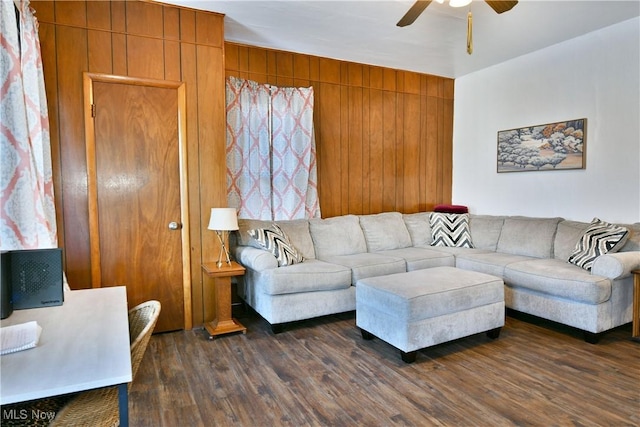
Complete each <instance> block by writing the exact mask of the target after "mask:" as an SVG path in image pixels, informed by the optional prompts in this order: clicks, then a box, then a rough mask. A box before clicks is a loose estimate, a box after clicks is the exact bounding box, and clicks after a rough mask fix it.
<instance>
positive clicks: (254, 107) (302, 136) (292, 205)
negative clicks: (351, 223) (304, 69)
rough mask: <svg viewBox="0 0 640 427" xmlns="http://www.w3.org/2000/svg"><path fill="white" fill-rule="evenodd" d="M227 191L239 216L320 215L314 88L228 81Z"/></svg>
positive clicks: (306, 216) (264, 218) (260, 217)
mask: <svg viewBox="0 0 640 427" xmlns="http://www.w3.org/2000/svg"><path fill="white" fill-rule="evenodd" d="M226 96H227V190H228V202H229V206H231V207H235V208H237V209H238V217H240V218H251V219H263V220H285V219H299V218H314V217H320V205H319V201H318V191H317V180H318V178H317V167H316V148H315V138H314V130H313V88H278V87H275V86H270V85H262V84H258V83H256V82H252V81H248V80H243V79H238V78H235V77H230V78H229V79H228V80H227V93H226Z"/></svg>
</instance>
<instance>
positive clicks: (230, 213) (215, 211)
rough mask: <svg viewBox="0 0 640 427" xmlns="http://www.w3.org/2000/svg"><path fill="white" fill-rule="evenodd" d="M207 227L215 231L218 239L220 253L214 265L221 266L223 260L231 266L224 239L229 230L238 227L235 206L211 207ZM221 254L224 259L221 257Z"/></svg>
mask: <svg viewBox="0 0 640 427" xmlns="http://www.w3.org/2000/svg"><path fill="white" fill-rule="evenodd" d="M207 228H208V229H209V230H213V231H215V232H216V234H217V236H218V240H219V241H220V255H218V263H217V264H216V265H217V266H218V268H220V267H222V262H223V260H224V262H226V263H227V265H228V266H231V260H230V259H229V250H228V249H227V245H226V241H227V236H228V234H229V231H232V230H237V229H238V216H237V215H236V210H235V208H211V217H210V218H209V226H208V227H207ZM223 254H224V256H225V257H226V259H223Z"/></svg>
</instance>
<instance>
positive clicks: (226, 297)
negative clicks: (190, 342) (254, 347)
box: [204, 277, 247, 338]
mask: <svg viewBox="0 0 640 427" xmlns="http://www.w3.org/2000/svg"><path fill="white" fill-rule="evenodd" d="M213 284H214V286H215V299H216V301H215V303H216V320H214V321H212V322H209V323H205V325H204V327H205V329H206V330H207V332H209V337H210V338H213V337H215V336H217V335H223V334H228V333H231V332H242V333H243V334H244V333H246V332H247V328H245V327H244V326H243V325H242V324H241V323H240V322H238V321H237V320H236V319H234V318H233V317H232V316H231V278H230V277H216V278H214V279H213Z"/></svg>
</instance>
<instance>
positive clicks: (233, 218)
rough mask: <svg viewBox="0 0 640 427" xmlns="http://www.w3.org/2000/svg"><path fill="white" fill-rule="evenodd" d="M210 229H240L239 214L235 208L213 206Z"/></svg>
mask: <svg viewBox="0 0 640 427" xmlns="http://www.w3.org/2000/svg"><path fill="white" fill-rule="evenodd" d="M207 228H208V229H209V230H216V231H223V230H227V231H231V230H237V229H238V215H237V214H236V209H235V208H211V217H210V218H209V226H208V227H207Z"/></svg>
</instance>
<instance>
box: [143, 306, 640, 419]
mask: <svg viewBox="0 0 640 427" xmlns="http://www.w3.org/2000/svg"><path fill="white" fill-rule="evenodd" d="M239 320H240V321H241V322H242V323H243V324H244V325H245V326H247V327H248V332H247V334H246V335H242V334H237V335H228V336H223V337H220V338H217V339H215V340H214V341H209V340H208V339H207V338H206V336H205V333H204V332H203V330H202V329H195V330H192V331H181V332H173V333H165V334H157V335H154V336H153V337H152V339H151V342H150V344H149V347H148V349H147V353H146V354H145V357H144V360H143V362H142V365H141V367H140V370H139V372H138V376H137V377H136V379H135V381H134V384H133V386H132V388H131V391H130V408H131V409H130V419H131V425H132V426H356V425H357V426H430V425H433V426H509V425H517V426H638V425H640V343H637V342H633V341H631V340H630V338H629V337H630V336H631V326H630V325H625V326H623V327H620V328H617V329H615V330H613V331H610V332H608V333H606V334H604V336H602V338H601V340H600V343H599V344H597V345H592V344H588V343H586V342H584V341H583V339H582V334H581V333H580V332H579V331H576V330H573V329H571V328H567V327H564V326H561V325H557V324H552V323H549V322H545V321H543V320H541V319H537V318H530V317H524V318H522V317H521V316H518V317H517V318H516V317H511V316H508V317H507V319H506V325H505V327H504V328H503V330H502V333H501V335H500V338H498V339H497V340H495V341H492V340H489V339H488V338H487V336H486V335H485V334H478V335H474V336H471V337H467V338H463V339H460V340H456V341H453V342H450V343H446V344H441V345H438V346H435V347H431V348H428V349H425V350H422V351H420V352H418V357H417V359H416V362H415V363H413V364H405V363H404V362H402V360H401V359H400V355H399V351H398V350H396V349H395V348H393V347H391V346H390V345H388V344H386V343H384V342H383V341H380V340H379V339H374V340H372V341H365V340H363V339H362V337H361V335H360V332H359V330H358V329H357V328H356V326H355V316H354V313H347V314H341V315H336V316H328V317H324V318H320V319H314V320H309V321H304V322H300V323H296V324H292V325H288V326H287V327H286V328H285V331H284V332H283V333H281V334H278V335H272V334H271V332H270V329H269V327H268V325H267V324H266V322H265V321H264V320H262V319H261V318H260V317H259V316H258V315H257V314H255V313H254V312H246V313H243V314H241V315H240V316H239Z"/></svg>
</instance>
